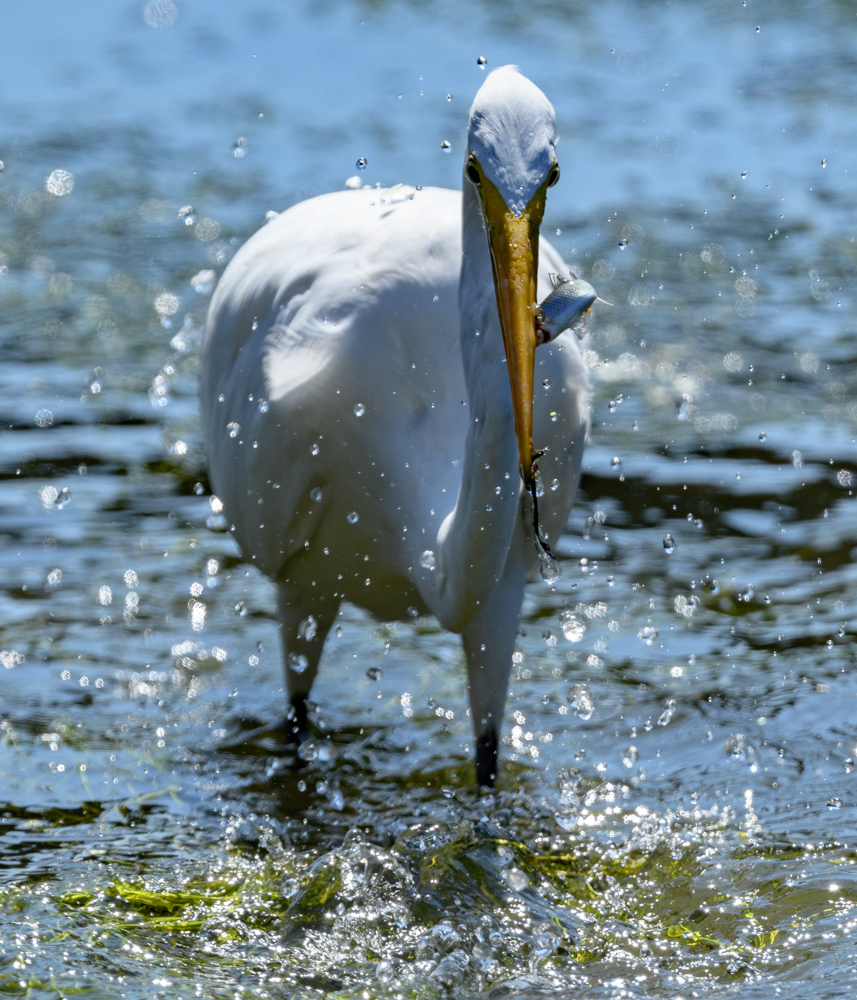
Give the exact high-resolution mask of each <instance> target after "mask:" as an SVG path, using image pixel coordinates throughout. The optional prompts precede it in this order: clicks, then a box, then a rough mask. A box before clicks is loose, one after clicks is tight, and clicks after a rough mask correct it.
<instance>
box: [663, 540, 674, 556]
mask: <svg viewBox="0 0 857 1000" xmlns="http://www.w3.org/2000/svg"><path fill="white" fill-rule="evenodd" d="M664 552H666V554H667V555H668V556H671V555H672V554H673V552H675V539H674V538H673V536H672V535H664Z"/></svg>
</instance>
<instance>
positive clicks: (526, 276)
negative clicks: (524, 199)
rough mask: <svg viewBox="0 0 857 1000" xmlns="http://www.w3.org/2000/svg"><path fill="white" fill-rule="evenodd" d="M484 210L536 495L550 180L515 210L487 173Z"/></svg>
mask: <svg viewBox="0 0 857 1000" xmlns="http://www.w3.org/2000/svg"><path fill="white" fill-rule="evenodd" d="M481 180H482V183H481V184H480V188H479V190H480V194H481V197H482V212H483V215H484V216H485V223H486V226H487V228H488V245H489V247H490V250H491V267H492V271H493V272H494V289H495V292H496V296H497V309H498V311H499V314H500V328H501V329H502V331H503V345H504V347H505V349H506V363H507V365H508V368H509V383H510V385H511V387H512V409H513V412H514V414H515V435H516V437H517V439H518V456H519V462H520V467H521V478H522V479H523V481H524V486H525V487H526V489H527V491H528V492H529V493H530V494H531V495H532V496H533V499H535V491H536V484H535V477H536V462H537V461H538V458H539V456H540V455H541V454H542V453H541V452H539V451H535V450H534V448H533V371H534V367H535V358H536V344H537V343H538V339H537V331H536V278H537V275H538V269H539V226H540V225H541V222H542V216H543V215H544V211H545V198H546V194H547V183H545V184H543V185H542V186H541V187H540V188H539V189H538V191H536V193H535V194H534V195H533V198H532V200H531V201H530V203H529V205H527V207H526V208H525V209H524V211H523V212H522V213H521V215H519V216H516V215H514V214H513V213H512V212H511V210H510V209H509V208H508V207H507V205H506V203H505V201H504V200H503V197H502V195H501V194H500V192H499V191H498V190H497V188H496V187H495V186H494V185H493V184H492V183H491V181H489V180H488V178H487V177H484V176H483V177H482V179H481Z"/></svg>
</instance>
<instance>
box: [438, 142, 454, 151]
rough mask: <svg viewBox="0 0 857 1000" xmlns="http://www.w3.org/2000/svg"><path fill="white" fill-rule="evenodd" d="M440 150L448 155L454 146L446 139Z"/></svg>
mask: <svg viewBox="0 0 857 1000" xmlns="http://www.w3.org/2000/svg"><path fill="white" fill-rule="evenodd" d="M440 148H441V149H442V150H443V151H444V153H448V152H449V151H450V149H452V145H451V144H450V142H449V140H448V139H444V140H443V142H442V143H441V144H440Z"/></svg>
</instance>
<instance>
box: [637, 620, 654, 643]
mask: <svg viewBox="0 0 857 1000" xmlns="http://www.w3.org/2000/svg"><path fill="white" fill-rule="evenodd" d="M657 637H658V630H657V629H656V628H655V627H654V626H652V625H645V626H643V628H641V629H640V631H639V632H638V633H637V638H638V639H639V640H640V642H644V643H645V644H646V645H647V646H651V645H652V643H653V642H654V641H655V639H657Z"/></svg>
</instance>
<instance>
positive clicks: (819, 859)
mask: <svg viewBox="0 0 857 1000" xmlns="http://www.w3.org/2000/svg"><path fill="white" fill-rule="evenodd" d="M757 27H758V28H759V29H760V30H759V31H757V30H756V29H757ZM851 28H852V24H851V11H850V10H849V9H846V7H844V6H840V5H836V4H834V3H828V4H824V5H820V6H818V5H816V6H813V8H812V9H811V10H807V11H806V12H804V11H803V9H802V8H799V7H794V6H793V5H787V4H784V3H777V4H773V5H766V6H765V7H764V9H762V8H758V7H756V6H754V4H753V3H752V2H750V3H748V6H747V7H743V6H742V5H741V4H737V3H736V4H734V5H730V6H728V7H724V6H723V5H720V4H696V5H681V4H676V5H671V6H669V7H652V6H651V5H649V6H647V7H646V8H638V7H636V6H634V5H631V4H627V3H618V2H617V3H609V4H605V5H600V6H597V7H594V6H592V5H590V6H589V7H586V8H580V9H569V10H564V9H560V8H558V7H557V6H556V5H554V4H546V3H545V4H542V3H535V4H528V5H526V6H521V5H516V4H512V3H503V4H496V3H494V4H490V5H488V4H485V5H470V6H462V5H460V4H452V3H447V2H443V0H441V2H438V3H436V4H433V5H431V6H430V7H429V8H426V9H424V8H422V7H420V6H418V5H409V4H406V3H404V2H401V3H388V4H379V5H365V6H362V7H361V6H356V5H354V4H351V3H347V4H346V3H340V4H337V3H328V4H326V5H322V6H318V5H309V4H306V5H288V6H287V5H280V4H274V3H271V2H265V0H256V2H254V3H252V4H248V5H234V4H225V3H219V2H218V3H208V4H202V3H198V2H197V3H192V2H187V0H184V2H183V0H176V2H175V3H170V2H168V0H160V2H155V3H149V4H144V3H143V0H138V2H137V3H132V4H130V5H125V6H121V5H120V6H119V7H116V8H115V9H111V10H110V11H108V12H107V13H105V12H104V11H103V10H101V9H99V10H98V11H95V10H94V8H93V9H92V10H90V9H89V8H88V7H87V6H86V5H80V4H77V5H68V4H59V3H50V2H49V3H44V4H40V5H38V11H37V12H36V8H35V7H33V9H32V10H30V8H29V7H27V6H26V5H16V6H13V7H11V8H10V9H9V10H8V11H7V12H6V14H5V17H4V30H5V31H6V36H5V37H6V38H7V41H8V44H7V46H6V57H5V58H4V61H3V64H2V66H0V104H2V115H0V123H2V124H0V160H2V162H3V170H2V173H0V360H2V364H0V387H2V393H0V412H2V418H3V420H2V427H3V428H4V429H3V430H2V431H0V554H2V566H3V574H2V579H0V608H2V617H0V621H1V622H2V626H0V693H2V701H0V990H2V992H4V993H7V994H9V995H28V996H31V997H45V998H49V997H57V996H70V995H80V996H86V997H109V998H111V1000H112V998H114V997H116V996H118V995H125V996H127V997H133V998H138V997H139V998H143V997H154V996H161V995H163V996H206V997H235V996H251V995H252V996H256V997H264V996H270V997H284V996H291V997H310V996H318V995H319V993H327V994H329V995H332V996H335V997H352V996H358V995H360V996H363V995H364V994H368V995H370V996H390V997H393V996H400V995H421V996H425V997H433V996H446V995H450V991H452V995H456V996H473V995H482V994H487V995H489V996H492V997H502V996H519V997H539V996H544V995H546V994H560V995H563V996H569V995H572V994H573V995H578V996H586V997H593V998H601V997H603V998H611V1000H612V998H616V997H633V998H637V997H646V998H648V997H652V998H654V997H670V998H675V997H682V998H689V997H694V996H701V997H741V998H742V1000H744V998H757V997H758V998H767V997H771V996H776V995H781V996H794V997H800V998H802V1000H803V998H810V1000H822V998H828V997H831V998H832V997H839V996H841V995H842V994H843V990H844V989H845V988H847V987H845V985H844V984H847V983H850V982H851V981H852V979H853V978H854V975H855V972H857V968H855V959H854V951H853V948H852V946H851V943H850V942H851V940H852V938H853V933H854V927H855V919H857V914H855V900H857V880H855V877H854V863H855V839H854V829H855V818H857V811H855V801H857V800H856V799H855V792H854V786H853V783H854V780H855V777H854V763H853V761H854V758H855V755H857V732H855V727H854V722H853V717H854V711H853V705H854V704H855V703H856V702H855V697H857V681H855V679H854V677H855V675H854V669H853V665H854V659H855V656H854V649H855V646H854V634H855V633H854V622H855V618H857V609H855V597H854V593H855V588H854V586H853V585H854V584H855V575H857V574H855V572H854V569H853V561H852V550H853V549H854V546H855V536H854V528H853V521H854V519H853V513H852V512H853V497H852V491H853V489H854V484H855V475H857V449H855V443H854V438H855V432H856V431H857V404H855V402H854V399H855V387H856V386H855V376H854V372H855V370H857V368H855V363H854V362H855V349H854V340H855V338H854V336H853V332H854V331H853V327H854V315H855V286H857V281H855V279H857V244H855V242H854V230H853V219H854V218H855V217H857V211H855V209H857V204H855V188H854V182H853V178H854V176H855V171H857V164H855V163H854V162H853V150H854V149H855V148H857V145H855V141H854V140H855V130H857V125H855V123H854V116H853V113H852V109H853V107H854V104H855V97H857V95H855V80H857V75H855V73H854V59H853V52H852V44H851V41H852V30H851ZM480 57H484V60H485V61H486V65H485V66H484V68H483V65H482V64H481V61H479V60H480ZM505 62H517V63H518V64H519V65H520V66H521V68H522V70H523V71H524V72H526V73H527V74H529V75H530V76H532V78H533V79H534V80H535V81H536V82H537V83H538V84H539V85H540V86H542V88H543V89H544V90H545V91H546V92H547V93H548V95H549V97H550V98H551V100H552V101H553V102H554V104H555V106H556V108H557V112H558V117H559V126H560V132H561V135H562V142H561V144H560V146H559V155H560V162H561V167H562V178H561V180H560V183H559V184H558V185H557V186H556V187H554V188H552V189H551V191H550V196H549V200H548V212H547V215H546V219H545V232H557V231H559V233H558V235H556V236H555V237H554V238H553V239H554V242H555V243H556V244H557V246H558V247H559V248H560V249H561V250H562V252H563V253H564V255H565V258H566V260H567V261H568V262H569V265H570V266H571V267H572V268H573V269H574V270H575V273H577V274H579V275H580V276H581V277H582V278H583V279H585V280H587V281H591V283H592V284H593V285H594V287H595V288H596V289H597V290H598V292H599V295H601V296H602V297H603V298H604V299H606V300H607V301H609V302H612V303H614V305H613V306H612V307H607V306H599V307H598V309H597V312H596V315H595V316H594V317H593V320H592V323H591V335H590V340H589V343H588V349H589V351H590V352H591V353H590V354H589V355H588V360H589V362H590V369H591V373H592V379H593V390H594V402H593V436H592V443H591V445H590V447H589V449H588V451H587V455H586V459H585V471H584V476H583V481H582V486H581V496H580V500H579V503H578V504H577V505H576V507H575V510H574V512H573V514H572V517H571V520H570V523H569V526H568V531H567V532H566V533H565V534H564V535H563V536H562V537H561V538H560V539H556V540H552V544H554V551H555V554H556V555H558V556H559V557H560V559H561V560H562V562H563V574H562V576H561V577H560V578H559V579H557V580H556V581H554V583H553V585H552V586H551V587H548V586H546V585H545V584H544V583H543V582H542V581H540V580H537V581H536V582H534V583H533V585H532V586H531V588H530V589H529V590H528V592H527V597H526V606H525V616H524V621H523V623H522V635H521V636H520V642H519V645H518V650H517V652H516V654H515V662H514V664H513V679H512V687H511V692H510V697H509V702H508V711H507V718H506V724H505V730H504V732H505V742H504V745H503V747H502V748H501V756H502V760H503V773H502V776H501V780H500V787H499V790H498V792H497V794H496V795H493V796H480V795H478V794H477V793H476V792H475V791H474V789H473V787H472V784H473V770H472V765H471V756H472V747H471V737H470V720H469V719H468V718H467V717H466V714H465V706H466V691H465V683H464V677H463V664H462V657H461V654H460V651H459V646H458V643H457V641H455V640H453V639H452V638H450V637H449V636H447V635H445V634H444V633H442V632H440V631H439V630H438V629H437V626H436V625H435V623H434V622H433V621H431V620H429V619H423V618H420V617H418V615H417V614H416V613H415V615H414V617H413V618H412V619H411V620H409V621H408V622H404V623H395V624H383V623H378V622H374V621H371V620H370V619H368V618H367V617H365V616H364V615H362V614H361V613H358V612H356V611H354V610H353V609H346V611H345V612H344V613H343V615H342V616H341V618H340V619H339V621H338V622H337V624H336V626H335V628H334V630H332V632H331V636H330V639H329V640H328V648H327V651H326V658H325V660H324V663H323V665H322V670H321V672H320V675H319V678H318V682H317V685H316V688H315V689H314V700H315V703H316V708H315V709H314V710H313V713H312V718H313V720H314V722H315V725H316V727H317V728H316V730H315V732H314V736H313V739H312V740H311V741H309V742H308V743H307V744H305V745H304V746H303V747H302V748H301V758H302V760H301V761H300V764H301V766H299V767H296V766H295V764H296V761H295V759H294V753H293V752H292V751H290V750H288V749H286V748H284V747H283V745H282V742H281V739H280V733H281V730H280V729H279V728H278V727H279V721H280V719H281V717H282V714H283V713H284V710H285V699H284V695H283V690H282V688H283V682H282V668H281V665H280V662H279V648H278V635H277V629H276V623H275V617H274V615H275V600H274V595H273V593H272V589H271V587H270V585H269V584H268V583H267V581H265V580H263V579H260V578H259V576H258V575H257V574H256V573H255V571H254V570H253V569H251V568H250V567H247V566H245V565H243V564H242V563H241V562H240V561H239V559H238V556H237V553H236V551H235V549H234V547H233V545H232V544H231V542H230V539H229V537H228V535H227V528H228V524H227V523H226V521H225V518H224V515H223V511H222V509H221V508H220V507H219V505H218V504H217V503H216V501H214V500H213V498H211V497H210V496H209V492H208V486H207V479H206V475H205V465H204V458H203V454H202V451H201V444H200V429H199V423H198V417H197V403H196V395H195V392H196V390H195V364H196V361H195V349H196V343H197V340H198V336H199V329H200V325H201V323H202V320H203V316H204V312H205V308H206V305H207V302H208V298H209V296H210V293H211V290H212V288H213V285H214V282H215V279H216V276H217V275H218V274H219V273H220V272H221V271H222V269H223V267H224V265H225V263H226V262H227V261H228V259H229V257H230V256H231V255H232V254H233V253H234V251H235V248H236V247H237V246H238V245H240V243H241V242H242V241H243V240H244V239H245V238H246V237H247V236H248V235H249V234H250V233H251V232H252V231H254V230H255V229H256V228H258V227H259V226H261V225H263V224H264V222H265V220H266V217H267V215H268V213H271V212H276V211H281V210H283V209H284V208H286V207H288V205H289V204H291V203H292V202H293V201H295V200H298V199H301V198H304V197H306V196H308V195H311V194H313V193H315V192H317V191H326V190H334V189H338V188H341V187H343V186H344V185H345V183H346V181H348V180H349V178H350V177H351V176H352V175H353V174H354V171H355V163H356V162H357V161H358V160H360V159H361V158H362V159H365V161H366V162H365V170H361V172H360V180H361V181H365V182H367V183H371V184H376V183H379V182H380V183H384V184H388V185H392V184H394V183H397V182H400V181H401V182H405V183H407V184H412V185H414V186H417V185H426V184H443V185H447V186H454V185H455V184H456V183H457V182H458V178H459V171H460V153H461V148H462V146H461V143H462V131H463V123H464V117H465V115H466V110H467V107H468V105H469V101H470V99H471V97H472V94H473V93H474V92H475V90H476V88H477V87H478V86H479V84H480V82H481V80H482V79H484V73H485V71H486V69H490V68H492V67H494V66H497V65H501V64H503V63H505ZM400 95H401V96H400ZM448 95H453V97H452V99H451V100H450V99H448ZM444 141H448V142H449V143H450V146H451V149H450V154H449V155H444V153H443V150H442V148H441V144H442V142H444ZM239 152H240V153H241V154H243V155H240V156H239V155H236V154H237V153H239ZM745 175H746V176H745ZM212 272H213V273H212ZM259 405H260V407H262V406H263V405H267V404H266V403H265V401H264V400H260V401H259ZM677 418H678V419H677ZM237 433H240V429H239V431H238V432H237ZM307 447H308V448H309V449H310V450H312V449H315V452H317V451H318V448H319V444H318V443H317V442H307ZM348 527H349V526H348V524H347V523H346V524H343V531H347V530H348ZM667 535H668V536H669V538H670V539H671V540H672V544H673V546H674V551H672V552H671V553H668V552H667V551H666V549H665V546H664V538H665V536H667ZM574 688H576V690H577V692H578V694H577V695H576V696H575V697H574V698H573V699H572V701H573V704H570V703H569V698H568V692H569V690H570V689H574ZM346 692H347V696H346V697H343V695H344V694H345V693H346Z"/></svg>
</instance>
